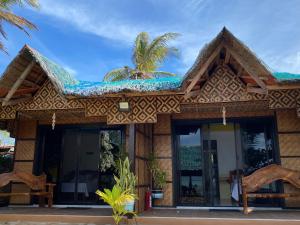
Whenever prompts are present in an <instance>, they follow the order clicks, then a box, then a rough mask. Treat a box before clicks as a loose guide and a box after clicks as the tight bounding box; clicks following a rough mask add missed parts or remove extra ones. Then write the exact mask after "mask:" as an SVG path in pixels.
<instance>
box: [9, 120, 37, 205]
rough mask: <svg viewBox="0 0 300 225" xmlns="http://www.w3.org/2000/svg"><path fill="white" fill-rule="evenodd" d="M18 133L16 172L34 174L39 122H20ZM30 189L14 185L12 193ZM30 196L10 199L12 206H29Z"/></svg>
mask: <svg viewBox="0 0 300 225" xmlns="http://www.w3.org/2000/svg"><path fill="white" fill-rule="evenodd" d="M17 126H18V131H17V138H16V145H15V147H16V148H15V161H14V170H19V171H25V172H29V173H32V170H33V161H34V152H35V142H36V132H37V121H35V120H20V121H19V122H18V125H17ZM27 191H30V189H29V188H28V187H27V186H26V185H24V184H20V183H13V184H12V192H27ZM29 203H30V197H29V196H15V197H11V198H10V204H29Z"/></svg>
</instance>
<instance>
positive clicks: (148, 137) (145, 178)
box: [135, 124, 153, 212]
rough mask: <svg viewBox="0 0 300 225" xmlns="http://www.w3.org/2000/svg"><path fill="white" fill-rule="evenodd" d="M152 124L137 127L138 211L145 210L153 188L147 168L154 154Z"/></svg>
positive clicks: (136, 170)
mask: <svg viewBox="0 0 300 225" xmlns="http://www.w3.org/2000/svg"><path fill="white" fill-rule="evenodd" d="M152 130H153V125H152V124H140V125H136V134H135V135H136V136H135V173H136V175H137V176H138V184H137V194H138V201H137V203H136V210H137V211H138V212H142V211H144V209H145V193H146V191H147V190H148V189H149V188H150V186H151V177H150V173H149V170H148V168H147V159H148V156H149V153H150V152H152V148H153V145H152Z"/></svg>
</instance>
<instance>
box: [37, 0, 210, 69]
mask: <svg viewBox="0 0 300 225" xmlns="http://www.w3.org/2000/svg"><path fill="white" fill-rule="evenodd" d="M148 1H150V2H151V3H152V4H154V5H156V4H167V5H168V7H170V9H171V10H175V9H177V12H178V17H180V16H190V13H194V14H195V13H199V12H200V11H201V10H203V8H204V7H205V5H206V4H205V3H206V1H205V0H192V1H190V2H189V3H182V2H177V3H176V2H174V1H171V0H168V1H166V2H163V3H162V2H160V1H157V0H148ZM88 2H89V1H85V2H84V3H83V2H82V1H76V0H74V1H52V0H41V5H42V8H41V10H40V12H41V13H43V14H46V15H49V16H51V17H54V18H57V19H59V21H60V22H59V23H56V26H63V24H60V23H61V22H63V23H66V24H68V25H70V24H71V25H72V26H73V27H75V28H76V29H78V30H79V31H82V32H87V33H91V34H94V35H97V36H100V37H102V38H107V39H109V40H113V41H115V42H117V43H120V44H121V45H124V44H125V45H126V46H131V45H132V43H133V40H134V38H135V37H136V35H137V34H138V33H139V32H141V31H147V32H149V33H150V34H151V35H152V36H157V35H160V34H163V33H165V32H178V33H181V34H182V37H181V38H180V41H176V42H174V43H175V45H176V46H177V47H178V48H179V49H180V50H181V56H182V57H181V60H182V65H180V68H178V71H184V70H185V71H186V70H187V69H188V67H190V66H191V65H192V64H193V62H194V60H195V59H196V56H197V54H198V52H199V49H200V47H201V46H202V45H203V41H204V40H205V39H207V33H204V32H201V29H198V30H194V31H193V34H190V31H189V28H188V27H186V26H185V25H187V24H180V23H174V21H172V20H170V21H167V20H163V18H162V21H161V23H157V22H154V21H151V20H150V21H147V20H143V21H142V20H138V18H135V16H134V12H135V10H134V9H132V13H131V14H130V15H128V14H126V12H122V10H120V8H119V9H118V6H117V5H115V4H114V3H116V2H115V1H112V2H111V4H104V3H103V2H105V1H103V2H98V1H97V3H95V1H94V2H93V3H94V4H88ZM85 3H86V4H85ZM102 3H103V4H102ZM178 10H179V11H178Z"/></svg>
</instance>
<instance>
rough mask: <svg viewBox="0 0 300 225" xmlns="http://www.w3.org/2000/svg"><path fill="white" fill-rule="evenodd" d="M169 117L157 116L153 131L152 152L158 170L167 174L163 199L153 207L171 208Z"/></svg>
mask: <svg viewBox="0 0 300 225" xmlns="http://www.w3.org/2000/svg"><path fill="white" fill-rule="evenodd" d="M171 133H172V132H171V116H170V115H166V114H164V115H158V117H157V123H156V124H154V130H153V147H154V149H153V151H154V154H155V156H156V157H157V160H158V163H159V165H160V168H161V169H163V170H164V171H166V172H167V187H166V189H165V190H164V198H163V199H162V200H155V201H154V203H153V205H154V206H173V204H174V203H173V160H172V141H171Z"/></svg>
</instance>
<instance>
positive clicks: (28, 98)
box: [0, 95, 33, 106]
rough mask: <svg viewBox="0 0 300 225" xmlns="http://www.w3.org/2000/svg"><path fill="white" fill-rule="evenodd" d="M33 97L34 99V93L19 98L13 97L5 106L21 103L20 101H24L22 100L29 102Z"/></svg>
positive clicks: (0, 100)
mask: <svg viewBox="0 0 300 225" xmlns="http://www.w3.org/2000/svg"><path fill="white" fill-rule="evenodd" d="M32 99H33V97H32V95H28V96H24V97H22V98H17V99H11V100H9V101H8V102H6V104H5V106H8V105H16V104H19V103H22V102H28V101H30V100H32ZM3 101H5V99H4V98H2V99H0V102H3Z"/></svg>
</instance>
